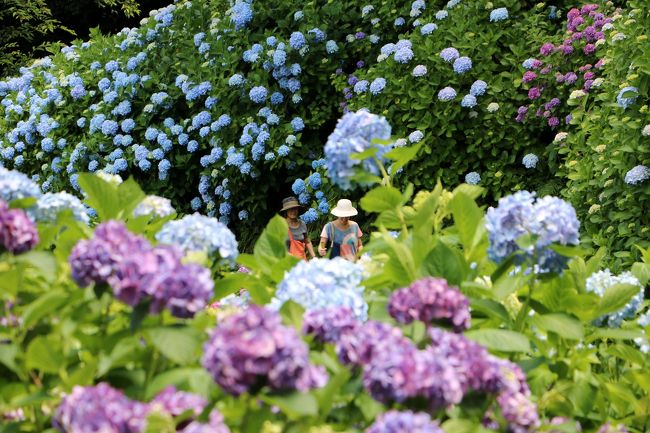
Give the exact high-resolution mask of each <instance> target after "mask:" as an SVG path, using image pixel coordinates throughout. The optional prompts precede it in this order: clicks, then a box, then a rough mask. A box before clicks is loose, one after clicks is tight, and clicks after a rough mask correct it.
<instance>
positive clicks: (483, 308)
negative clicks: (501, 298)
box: [470, 299, 510, 323]
mask: <svg viewBox="0 0 650 433" xmlns="http://www.w3.org/2000/svg"><path fill="white" fill-rule="evenodd" d="M470 306H471V307H472V310H475V311H480V312H482V313H484V314H486V315H487V316H489V317H492V318H495V319H500V320H501V321H502V322H504V323H509V322H510V315H509V314H508V311H507V310H506V309H505V307H504V306H503V304H500V303H499V302H496V301H493V300H491V299H471V300H470Z"/></svg>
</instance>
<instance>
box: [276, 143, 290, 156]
mask: <svg viewBox="0 0 650 433" xmlns="http://www.w3.org/2000/svg"><path fill="white" fill-rule="evenodd" d="M289 152H291V148H290V147H289V146H287V145H286V144H283V145H281V146H280V147H278V155H280V156H287V155H289Z"/></svg>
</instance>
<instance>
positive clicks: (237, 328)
mask: <svg viewBox="0 0 650 433" xmlns="http://www.w3.org/2000/svg"><path fill="white" fill-rule="evenodd" d="M202 364H203V367H204V368H205V369H206V370H208V372H210V374H211V375H212V377H213V378H214V380H215V382H217V384H219V385H220V386H221V387H222V388H223V389H224V390H225V391H226V392H228V393H230V394H232V395H240V394H242V393H244V392H251V393H252V392H256V391H257V390H259V389H260V388H261V387H263V386H269V387H270V388H271V389H273V390H277V391H280V390H292V389H297V390H300V391H306V390H308V389H310V388H313V387H317V386H322V385H323V384H324V382H325V381H326V378H327V376H326V373H325V372H324V371H323V370H321V369H318V368H316V367H314V366H312V365H310V364H309V350H308V349H307V346H306V345H305V343H303V342H302V340H300V338H299V336H298V334H297V333H296V331H295V330H294V329H293V328H289V327H287V326H284V325H283V324H282V320H281V318H280V315H279V314H278V313H276V312H273V311H271V310H268V309H266V308H263V307H258V306H250V307H248V308H247V309H246V310H244V311H242V312H240V313H236V314H233V315H231V316H229V317H227V318H226V319H224V320H223V321H222V322H221V323H220V324H219V326H218V327H217V328H216V329H215V330H214V331H213V333H212V336H211V337H210V340H209V341H208V342H207V343H206V344H205V346H204V351H203V358H202Z"/></svg>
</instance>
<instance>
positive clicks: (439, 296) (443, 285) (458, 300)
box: [388, 277, 470, 331]
mask: <svg viewBox="0 0 650 433" xmlns="http://www.w3.org/2000/svg"><path fill="white" fill-rule="evenodd" d="M388 312H389V313H390V315H391V316H392V317H393V318H394V319H395V320H396V321H397V322H398V323H401V324H403V325H406V324H409V323H411V322H413V321H414V320H419V321H421V322H424V323H427V324H430V323H433V322H442V323H444V324H449V325H451V326H452V327H453V328H454V330H455V331H462V330H465V329H468V328H469V326H470V313H469V300H468V299H467V298H466V297H465V295H463V294H462V293H461V292H460V290H458V289H457V288H455V287H450V286H449V285H448V284H447V281H446V280H444V279H443V278H432V277H426V278H422V279H420V280H417V281H415V282H414V283H413V284H411V285H410V286H408V287H404V288H402V289H399V290H397V291H395V292H393V294H392V295H391V297H390V300H389V302H388Z"/></svg>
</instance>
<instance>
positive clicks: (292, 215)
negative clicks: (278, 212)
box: [287, 208, 298, 219]
mask: <svg viewBox="0 0 650 433" xmlns="http://www.w3.org/2000/svg"><path fill="white" fill-rule="evenodd" d="M287 216H288V217H289V218H291V219H295V218H298V208H293V209H289V210H288V211H287Z"/></svg>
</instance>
